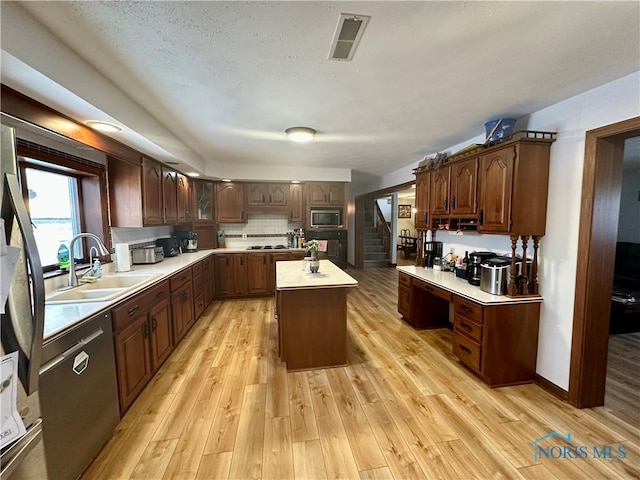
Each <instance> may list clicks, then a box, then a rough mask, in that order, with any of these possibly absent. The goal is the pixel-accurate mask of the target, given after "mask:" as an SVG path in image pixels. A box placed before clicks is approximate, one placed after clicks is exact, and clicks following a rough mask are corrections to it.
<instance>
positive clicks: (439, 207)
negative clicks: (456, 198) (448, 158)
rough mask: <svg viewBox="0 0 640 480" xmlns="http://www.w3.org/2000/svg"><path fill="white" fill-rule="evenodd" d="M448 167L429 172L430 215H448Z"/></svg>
mask: <svg viewBox="0 0 640 480" xmlns="http://www.w3.org/2000/svg"><path fill="white" fill-rule="evenodd" d="M450 175H451V169H450V167H448V166H447V167H440V168H438V169H437V170H433V171H432V172H431V202H430V207H431V214H432V215H448V214H449V186H450Z"/></svg>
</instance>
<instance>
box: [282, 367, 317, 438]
mask: <svg viewBox="0 0 640 480" xmlns="http://www.w3.org/2000/svg"><path fill="white" fill-rule="evenodd" d="M287 383H288V384H289V413H290V416H289V418H290V420H291V440H292V441H293V442H303V441H305V440H313V439H316V438H320V437H319V435H318V425H317V423H316V417H315V414H314V412H313V404H312V401H311V390H310V388H309V380H308V378H307V374H306V373H304V372H292V373H289V374H288V378H287Z"/></svg>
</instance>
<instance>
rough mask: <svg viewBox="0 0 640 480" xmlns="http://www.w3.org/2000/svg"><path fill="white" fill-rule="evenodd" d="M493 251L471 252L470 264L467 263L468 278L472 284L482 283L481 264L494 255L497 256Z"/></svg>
mask: <svg viewBox="0 0 640 480" xmlns="http://www.w3.org/2000/svg"><path fill="white" fill-rule="evenodd" d="M497 256H498V255H496V254H495V253H493V252H473V253H470V254H469V265H467V280H468V281H469V283H470V284H471V285H476V286H479V285H480V278H481V274H482V268H481V267H480V265H481V264H482V263H483V262H484V261H485V260H488V259H490V258H493V257H497Z"/></svg>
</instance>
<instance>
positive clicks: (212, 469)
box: [196, 452, 233, 480]
mask: <svg viewBox="0 0 640 480" xmlns="http://www.w3.org/2000/svg"><path fill="white" fill-rule="evenodd" d="M232 457H233V452H222V453H212V454H210V455H203V456H202V458H201V459H200V464H199V465H198V472H197V473H196V479H197V480H222V479H227V478H229V471H230V470H231V458H232Z"/></svg>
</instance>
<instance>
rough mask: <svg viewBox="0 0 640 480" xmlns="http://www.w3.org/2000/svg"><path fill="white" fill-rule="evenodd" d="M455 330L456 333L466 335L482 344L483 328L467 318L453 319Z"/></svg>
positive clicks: (456, 316)
mask: <svg viewBox="0 0 640 480" xmlns="http://www.w3.org/2000/svg"><path fill="white" fill-rule="evenodd" d="M453 328H455V330H456V332H460V333H464V334H465V335H466V336H467V337H470V338H472V339H473V340H475V341H476V342H478V343H481V342H482V327H481V326H480V325H477V324H475V323H474V322H472V321H470V320H469V319H467V318H465V317H461V316H460V315H455V316H454V318H453Z"/></svg>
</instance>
